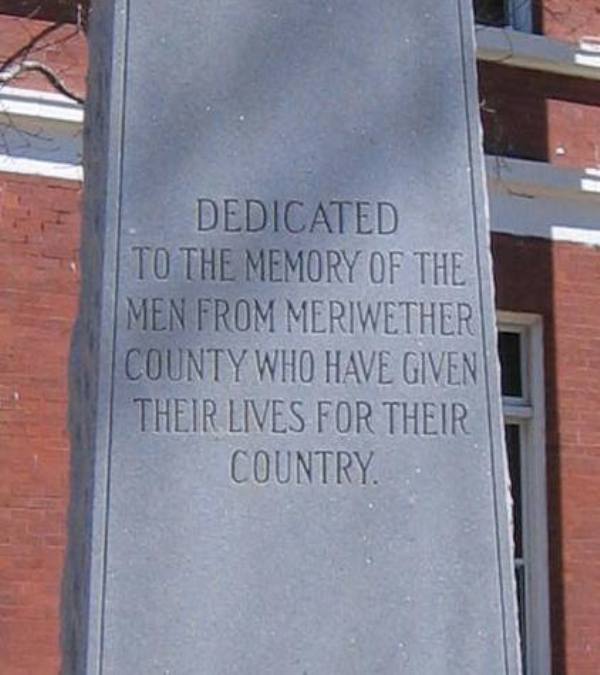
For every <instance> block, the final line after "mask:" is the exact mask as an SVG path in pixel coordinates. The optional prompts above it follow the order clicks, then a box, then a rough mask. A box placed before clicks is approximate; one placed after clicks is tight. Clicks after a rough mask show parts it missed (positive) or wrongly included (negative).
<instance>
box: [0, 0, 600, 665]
mask: <svg viewBox="0 0 600 675" xmlns="http://www.w3.org/2000/svg"><path fill="white" fill-rule="evenodd" d="M29 4H31V3H29ZM58 4H59V3H46V12H45V14H43V15H42V14H39V13H38V14H36V13H35V12H33V14H32V11H31V8H30V7H29V5H28V3H27V2H25V3H23V2H14V3H10V2H9V3H2V5H1V6H0V60H1V61H2V62H6V61H7V59H9V58H10V57H12V56H13V55H14V54H17V53H18V52H19V50H20V49H22V47H23V45H24V44H26V43H27V42H28V41H30V40H31V39H32V37H34V36H36V35H38V34H44V35H45V36H44V37H42V39H41V40H40V41H39V42H35V44H34V46H33V47H32V50H30V52H29V54H28V57H27V58H30V59H31V60H33V59H35V60H40V61H42V62H43V63H45V64H47V65H49V66H50V67H51V68H52V69H53V70H54V71H55V72H56V73H58V74H59V75H60V79H61V82H63V83H64V84H65V86H66V87H68V89H69V90H72V91H74V92H76V93H77V94H78V95H80V96H83V95H84V88H85V85H84V78H85V71H86V58H85V39H84V37H83V34H82V32H81V30H79V29H78V28H77V26H76V25H75V24H73V23H66V24H65V25H63V26H61V27H60V28H58V29H52V30H50V26H51V25H52V23H51V22H52V19H53V16H56V14H54V15H53V13H52V12H53V11H58V10H56V8H54V9H52V8H51V7H50V6H51V5H58ZM483 4H486V5H487V6H488V7H487V9H488V10H489V9H490V7H491V8H492V9H493V10H494V12H495V13H493V15H492V16H493V20H490V19H489V17H490V15H489V14H487V15H486V14H485V13H483V14H480V18H481V19H482V20H486V21H489V23H493V24H496V25H494V26H483V25H479V26H478V28H477V38H478V50H479V52H478V54H479V65H480V92H481V102H482V104H481V105H482V118H483V123H484V129H485V144H486V152H487V155H488V156H487V165H488V182H489V192H490V201H491V213H492V230H493V257H494V272H495V278H496V293H497V308H498V319H499V325H500V330H501V340H500V346H501V357H502V359H501V360H502V366H503V388H504V403H505V406H504V408H505V415H506V429H507V441H508V448H509V452H510V457H511V462H512V465H513V472H512V478H513V488H514V490H515V500H516V503H517V510H518V513H517V514H516V516H517V521H518V524H519V527H518V533H517V536H518V537H519V538H520V541H519V542H518V543H517V557H518V560H517V561H516V569H517V574H518V575H519V577H520V582H521V583H520V590H521V598H520V600H521V607H522V624H523V626H522V628H523V633H524V645H525V647H526V649H525V653H526V660H527V673H528V675H532V674H535V675H545V674H546V673H550V672H552V673H554V674H555V675H559V674H562V673H567V674H568V675H596V673H598V672H600V642H599V640H598V636H599V635H600V563H599V562H598V560H599V557H600V499H599V497H600V417H599V416H598V414H597V407H598V405H600V383H599V380H598V378H597V376H596V367H598V366H600V349H599V346H600V312H599V311H598V309H597V307H598V305H597V304H596V303H600V251H599V246H600V6H599V5H598V2H597V0H544V1H543V2H542V1H541V0H540V2H523V0H512V1H511V2H508V3H502V2H496V3H494V2H491V3H482V6H483ZM5 6H8V9H4V7H5ZM49 7H50V9H48V8H49ZM66 18H67V19H68V20H69V21H72V20H73V19H74V16H67V17H66ZM511 23H512V24H513V26H514V28H513V27H511V26H510V24H511ZM594 36H596V37H594ZM81 123H82V112H81V109H80V107H79V106H78V105H77V104H76V103H74V102H72V101H69V100H68V99H66V98H65V97H64V96H61V95H59V94H57V93H56V91H55V89H54V87H53V86H52V85H51V84H50V83H49V82H48V80H47V79H46V78H45V77H43V76H42V75H40V74H39V73H36V72H32V73H27V74H25V75H24V76H22V77H19V78H17V79H14V80H11V81H10V82H7V83H5V84H3V85H2V86H0V125H1V126H0V672H2V673H3V674H5V675H38V674H39V675H46V674H49V673H56V672H58V671H59V664H60V647H59V644H60V639H59V633H60V619H59V614H60V593H61V571H62V565H63V557H64V550H65V538H66V527H65V523H66V512H67V505H68V489H69V485H68V482H69V478H68V477H69V437H68V430H67V377H66V373H67V367H68V354H69V341H70V333H71V328H72V324H73V320H74V317H75V314H76V309H77V294H78V282H79V276H78V275H79V268H78V238H79V224H80V217H81V210H80V206H81V168H80V161H79V160H80V156H79V155H80V147H81V133H82V132H81ZM482 675H484V674H482Z"/></svg>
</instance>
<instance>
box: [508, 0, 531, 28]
mask: <svg viewBox="0 0 600 675" xmlns="http://www.w3.org/2000/svg"><path fill="white" fill-rule="evenodd" d="M505 3H506V12H507V15H508V16H507V18H508V25H509V26H511V27H512V28H514V29H515V30H520V31H523V32H524V33H531V32H532V31H533V6H532V2H531V0H505Z"/></svg>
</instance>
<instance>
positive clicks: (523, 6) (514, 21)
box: [473, 0, 533, 33]
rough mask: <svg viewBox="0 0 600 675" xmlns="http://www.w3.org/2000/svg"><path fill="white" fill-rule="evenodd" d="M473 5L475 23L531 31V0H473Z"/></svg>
mask: <svg viewBox="0 0 600 675" xmlns="http://www.w3.org/2000/svg"><path fill="white" fill-rule="evenodd" d="M473 5H474V9H475V21H477V23H482V24H485V25H487V26H510V27H511V28H515V29H516V30H522V31H525V32H527V33H530V32H531V31H532V27H533V26H532V19H533V16H532V6H531V0H474V2H473Z"/></svg>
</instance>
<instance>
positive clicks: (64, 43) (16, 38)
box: [0, 3, 87, 94]
mask: <svg viewBox="0 0 600 675" xmlns="http://www.w3.org/2000/svg"><path fill="white" fill-rule="evenodd" d="M0 4H1V3H0ZM1 11H2V10H1V9H0V12H1ZM51 26H52V22H48V21H38V20H33V19H27V18H22V17H15V16H7V15H5V14H2V13H0V63H3V62H4V61H6V60H7V59H9V58H10V57H12V56H14V55H15V54H17V53H18V52H19V51H20V50H22V49H23V47H24V46H25V45H27V44H28V43H29V42H30V41H32V40H33V39H34V38H36V37H37V36H39V35H42V34H44V35H45V37H44V38H43V39H41V40H40V41H36V43H35V46H34V47H33V48H32V49H31V50H28V52H27V54H28V55H27V57H26V58H27V59H28V60H31V61H41V62H42V63H44V64H46V65H48V66H50V67H51V68H52V70H53V71H54V72H55V73H56V74H57V75H58V77H59V78H60V79H61V80H62V81H63V82H64V83H65V85H66V86H67V87H68V88H69V89H70V90H72V91H73V92H75V93H77V94H82V93H83V92H84V91H85V76H86V72H87V45H86V40H85V36H84V35H83V32H82V31H81V30H80V29H78V28H77V26H74V25H72V24H66V25H63V26H61V27H59V28H58V29H57V30H53V31H52V32H48V29H49V28H50V27H51ZM9 85H10V86H13V87H14V86H18V87H25V88H28V89H42V90H44V91H52V92H54V91H55V89H54V88H53V87H52V85H51V84H50V83H49V82H48V80H47V79H46V78H45V77H43V76H42V75H39V74H36V73H31V74H26V75H24V76H23V77H19V78H18V79H16V80H11V81H10V82H9Z"/></svg>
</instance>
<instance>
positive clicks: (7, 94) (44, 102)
mask: <svg viewBox="0 0 600 675" xmlns="http://www.w3.org/2000/svg"><path fill="white" fill-rule="evenodd" d="M0 114H4V115H10V116H11V117H33V118H35V119H37V120H53V121H55V122H67V123H71V124H78V125H82V124H83V107H82V106H81V105H79V104H78V103H76V102H75V101H72V100H71V99H70V98H68V97H67V96H63V95H62V94H55V93H51V92H46V91H38V90H37V89H21V88H20V87H7V86H1V87H0Z"/></svg>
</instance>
